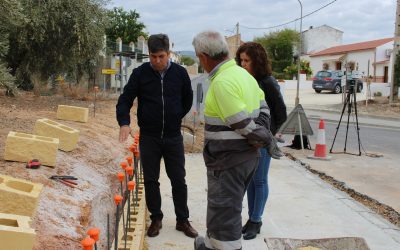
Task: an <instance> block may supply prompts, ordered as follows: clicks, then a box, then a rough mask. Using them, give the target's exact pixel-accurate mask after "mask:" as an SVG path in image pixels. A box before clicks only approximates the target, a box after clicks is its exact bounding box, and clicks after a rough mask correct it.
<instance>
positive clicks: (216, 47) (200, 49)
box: [192, 30, 229, 60]
mask: <svg viewBox="0 0 400 250" xmlns="http://www.w3.org/2000/svg"><path fill="white" fill-rule="evenodd" d="M192 44H193V46H194V50H195V51H196V53H205V54H207V55H209V56H210V57H211V58H212V59H214V60H222V59H225V58H226V57H227V56H228V55H229V50H228V44H227V42H226V40H225V38H224V37H223V36H222V35H221V34H220V33H218V32H216V31H212V30H207V31H203V32H201V33H199V34H197V35H196V36H195V37H194V38H193V42H192Z"/></svg>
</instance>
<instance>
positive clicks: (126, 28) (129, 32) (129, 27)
mask: <svg viewBox="0 0 400 250" xmlns="http://www.w3.org/2000/svg"><path fill="white" fill-rule="evenodd" d="M107 16H108V25H107V28H106V35H107V39H110V40H111V41H116V40H117V38H118V37H120V38H121V39H122V43H123V44H129V43H130V42H137V39H138V37H139V36H144V37H145V38H147V36H148V35H147V33H146V32H145V31H144V29H145V28H146V26H145V25H144V24H143V23H142V22H139V21H138V19H139V18H140V15H139V13H137V12H136V10H134V11H129V12H127V11H125V10H124V9H123V8H121V7H120V8H114V9H112V10H109V11H108V12H107Z"/></svg>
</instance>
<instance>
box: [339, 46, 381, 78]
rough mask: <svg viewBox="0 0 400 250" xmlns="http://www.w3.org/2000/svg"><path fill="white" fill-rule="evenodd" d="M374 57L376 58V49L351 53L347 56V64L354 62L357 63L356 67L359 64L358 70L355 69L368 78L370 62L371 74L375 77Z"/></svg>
mask: <svg viewBox="0 0 400 250" xmlns="http://www.w3.org/2000/svg"><path fill="white" fill-rule="evenodd" d="M374 57H375V49H372V50H363V51H355V52H349V53H348V54H347V57H346V61H347V62H350V61H354V62H355V63H356V67H357V64H358V69H357V68H355V70H358V71H359V72H362V73H363V75H364V76H366V75H367V72H368V60H369V61H370V62H369V74H370V75H374V67H373V63H374V62H375V60H374Z"/></svg>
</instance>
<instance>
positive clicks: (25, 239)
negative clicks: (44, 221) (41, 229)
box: [0, 213, 36, 250]
mask: <svg viewBox="0 0 400 250" xmlns="http://www.w3.org/2000/svg"><path fill="white" fill-rule="evenodd" d="M30 221H31V218H29V217H27V216H19V215H15V214H3V213H0V242H1V244H0V250H10V249H12V250H31V249H32V248H33V243H34V241H35V236H36V233H35V230H34V229H32V228H31V227H30V225H29V223H30Z"/></svg>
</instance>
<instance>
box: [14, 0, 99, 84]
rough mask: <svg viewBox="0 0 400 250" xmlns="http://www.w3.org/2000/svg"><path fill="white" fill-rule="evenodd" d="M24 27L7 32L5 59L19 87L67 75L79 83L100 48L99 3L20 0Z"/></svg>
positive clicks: (91, 65) (83, 0)
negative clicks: (7, 43)
mask: <svg viewBox="0 0 400 250" xmlns="http://www.w3.org/2000/svg"><path fill="white" fill-rule="evenodd" d="M20 2H22V7H23V14H24V16H25V18H24V22H23V24H22V25H21V26H20V27H18V28H17V29H15V30H14V31H13V32H11V33H10V53H9V56H8V60H9V63H10V66H11V67H12V68H13V69H14V71H15V74H16V76H17V78H18V79H19V80H20V83H21V84H26V82H35V83H36V84H41V83H47V80H48V79H49V77H52V78H53V79H54V78H55V76H56V75H58V74H65V73H69V74H70V75H72V76H73V77H74V78H75V79H76V81H77V83H79V81H80V79H81V78H82V76H83V74H84V73H88V72H89V71H90V69H91V68H92V67H93V65H94V62H95V61H96V59H97V57H98V55H99V51H100V50H101V48H102V46H103V36H104V30H105V22H106V9H105V8H104V4H105V3H104V2H103V1H101V0H69V1H63V0H52V1H45V0H37V1H31V0H21V1H20Z"/></svg>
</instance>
